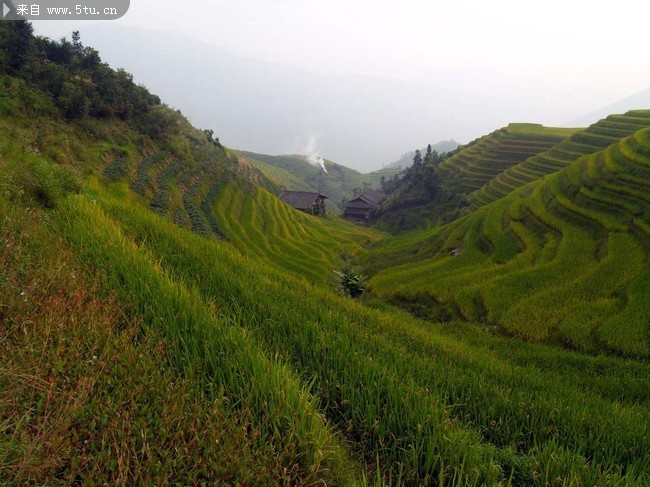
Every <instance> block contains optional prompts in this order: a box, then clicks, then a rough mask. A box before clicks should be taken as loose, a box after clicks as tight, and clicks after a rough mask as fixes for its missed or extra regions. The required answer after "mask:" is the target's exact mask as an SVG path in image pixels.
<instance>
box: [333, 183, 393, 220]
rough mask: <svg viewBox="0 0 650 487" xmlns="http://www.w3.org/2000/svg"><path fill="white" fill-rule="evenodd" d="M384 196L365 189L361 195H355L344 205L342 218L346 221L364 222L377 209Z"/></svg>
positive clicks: (375, 191) (379, 192) (378, 192)
mask: <svg viewBox="0 0 650 487" xmlns="http://www.w3.org/2000/svg"><path fill="white" fill-rule="evenodd" d="M385 199H386V195H385V194H384V193H382V192H381V191H377V190H374V189H365V190H364V191H363V192H362V193H360V194H358V195H356V196H355V197H354V198H352V199H351V200H350V201H348V202H347V203H346V205H345V209H344V210H343V217H344V218H347V219H348V220H354V221H359V222H365V221H367V220H368V217H369V216H370V212H371V211H372V210H374V209H375V208H377V207H378V206H379V205H380V204H381V202H382V201H384V200H385Z"/></svg>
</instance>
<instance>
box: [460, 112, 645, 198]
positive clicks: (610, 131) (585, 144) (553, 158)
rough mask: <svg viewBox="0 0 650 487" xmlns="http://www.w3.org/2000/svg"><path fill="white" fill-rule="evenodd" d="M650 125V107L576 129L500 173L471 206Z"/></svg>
mask: <svg viewBox="0 0 650 487" xmlns="http://www.w3.org/2000/svg"><path fill="white" fill-rule="evenodd" d="M648 126H650V110H633V111H630V112H627V113H626V114H625V115H610V116H609V117H607V118H605V119H603V120H600V121H599V122H597V123H595V124H593V125H591V126H590V127H589V128H587V129H585V130H582V131H579V132H576V133H575V134H573V135H572V136H571V137H570V138H568V139H566V140H563V141H562V142H560V143H559V144H557V145H555V146H554V147H552V148H550V149H548V150H547V151H546V152H541V153H538V154H536V155H533V156H531V157H530V158H528V159H526V160H524V161H521V162H520V163H518V164H516V165H513V166H512V167H510V168H508V169H506V170H505V171H503V172H502V173H500V174H498V175H497V176H496V177H495V178H494V179H492V180H491V181H489V182H486V184H485V185H484V186H483V187H481V188H480V189H477V190H475V191H474V193H472V207H473V208H475V209H476V208H479V207H481V206H483V205H484V204H487V203H490V202H492V201H496V200H498V199H499V198H502V197H503V196H505V195H507V194H508V193H510V192H511V191H513V190H514V189H516V188H519V187H521V186H523V185H525V184H528V183H530V182H532V181H534V180H536V179H539V178H540V177H542V176H544V175H546V174H551V173H553V172H555V171H558V170H560V169H562V168H563V167H566V166H567V165H569V164H570V163H572V162H573V161H575V160H576V159H578V158H579V157H581V156H584V155H586V154H591V153H594V152H597V151H599V150H602V149H604V148H606V147H608V146H609V145H611V144H615V143H616V142H618V141H619V140H621V139H622V138H624V137H627V136H630V135H632V134H634V133H635V132H636V131H638V130H639V129H642V128H644V127H648Z"/></svg>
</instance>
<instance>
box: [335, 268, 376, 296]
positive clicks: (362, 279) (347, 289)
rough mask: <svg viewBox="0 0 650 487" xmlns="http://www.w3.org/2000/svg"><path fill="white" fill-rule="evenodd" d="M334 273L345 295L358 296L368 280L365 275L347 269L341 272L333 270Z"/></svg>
mask: <svg viewBox="0 0 650 487" xmlns="http://www.w3.org/2000/svg"><path fill="white" fill-rule="evenodd" d="M334 273H335V274H336V275H337V276H339V283H340V285H341V288H342V289H343V292H344V293H345V294H346V295H347V296H350V297H351V298H358V297H359V296H361V295H362V294H363V291H364V290H365V289H366V282H367V281H368V277H367V276H364V275H361V274H357V273H356V272H354V271H351V270H348V269H346V270H345V271H343V272H338V271H334Z"/></svg>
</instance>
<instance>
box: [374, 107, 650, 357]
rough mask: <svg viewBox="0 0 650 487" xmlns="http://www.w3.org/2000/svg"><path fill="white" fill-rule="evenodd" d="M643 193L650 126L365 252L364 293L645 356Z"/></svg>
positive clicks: (530, 335)
mask: <svg viewBox="0 0 650 487" xmlns="http://www.w3.org/2000/svg"><path fill="white" fill-rule="evenodd" d="M649 120H650V119H649ZM493 187H494V186H490V188H493ZM649 189H650V127H648V128H645V129H642V130H640V131H638V132H636V133H635V134H634V135H632V136H629V137H626V138H625V139H623V140H620V141H619V142H618V143H615V144H612V145H610V146H608V147H607V148H605V149H604V150H601V151H598V152H595V153H593V154H589V155H586V156H583V157H581V158H579V159H577V160H576V161H574V162H573V163H571V164H569V165H567V166H566V167H565V168H563V169H561V170H559V171H556V172H555V173H553V174H550V175H547V176H545V177H544V178H542V179H539V180H537V181H536V182H534V183H532V184H529V185H526V186H525V187H521V188H519V189H517V190H515V191H513V192H512V193H511V194H509V195H507V196H505V197H503V198H501V199H499V200H498V201H495V202H493V203H491V204H487V205H485V206H482V207H481V208H479V209H477V210H475V211H474V212H473V213H471V214H469V215H467V216H466V217H464V218H461V219H459V220H456V221H455V222H452V223H451V224H449V225H446V226H444V227H440V228H438V229H435V230H432V231H431V232H430V233H429V235H428V236H424V237H421V238H420V239H419V241H418V242H415V243H413V244H411V245H410V246H407V247H399V246H397V245H394V244H393V245H392V246H391V247H392V249H398V250H389V249H391V247H388V246H386V247H385V248H386V250H385V251H382V249H381V248H379V249H376V250H373V253H374V255H371V256H370V260H369V262H370V264H369V266H368V269H372V268H373V265H374V269H375V272H376V273H375V275H374V276H373V277H372V279H371V281H370V283H369V290H370V291H371V292H372V293H373V294H374V295H375V296H377V297H379V298H381V299H386V300H389V301H392V302H393V303H395V304H397V305H400V306H406V307H407V308H408V309H415V308H413V307H414V306H416V305H417V306H420V307H419V308H417V309H418V310H419V311H418V312H419V313H422V309H424V308H428V309H429V312H431V313H433V316H435V317H436V319H441V318H440V316H443V317H445V316H446V319H449V316H450V315H451V316H453V315H455V316H457V317H459V318H462V319H464V320H468V321H473V322H481V323H487V324H490V325H491V326H496V327H497V328H498V329H500V330H503V331H505V332H506V333H508V334H512V335H515V336H518V337H519V338H522V339H525V340H531V341H541V342H549V343H554V344H559V345H560V346H564V347H567V348H570V349H578V350H582V351H585V352H594V353H602V352H608V353H615V354H620V355H624V356H635V357H643V358H648V357H650V340H649V334H648V331H649V330H648V323H650V303H648V299H647V297H648V295H650V266H649V265H648V264H649V262H648V259H649V255H650V191H649ZM396 239H399V237H396ZM386 262H388V263H390V264H384V263H386ZM414 303H415V304H414ZM417 306H416V307H417ZM436 313H438V314H440V313H442V314H441V315H440V316H438V315H436Z"/></svg>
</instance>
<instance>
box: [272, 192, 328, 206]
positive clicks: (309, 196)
mask: <svg viewBox="0 0 650 487" xmlns="http://www.w3.org/2000/svg"><path fill="white" fill-rule="evenodd" d="M319 196H322V197H323V198H327V196H325V195H322V194H320V193H314V192H311V191H283V192H282V193H281V194H280V199H281V200H282V201H284V202H285V203H286V204H288V205H290V206H293V207H294V208H295V209H297V210H307V209H309V208H310V207H311V205H313V204H314V203H315V202H316V200H317V199H318V197H319Z"/></svg>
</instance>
